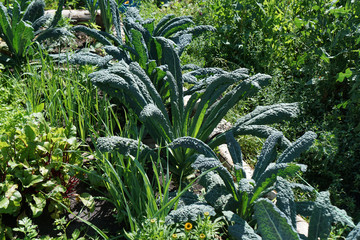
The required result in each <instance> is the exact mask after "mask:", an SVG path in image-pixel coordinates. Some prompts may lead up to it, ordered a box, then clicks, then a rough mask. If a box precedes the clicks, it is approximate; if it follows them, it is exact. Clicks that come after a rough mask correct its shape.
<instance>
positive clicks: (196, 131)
mask: <svg viewBox="0 0 360 240" xmlns="http://www.w3.org/2000/svg"><path fill="white" fill-rule="evenodd" d="M166 50H167V51H168V52H169V53H172V54H169V55H168V56H167V57H168V58H169V59H172V60H173V61H172V63H173V64H172V65H165V66H162V67H161V68H160V67H159V68H157V71H158V73H161V74H159V75H158V76H161V79H159V80H161V81H163V82H164V83H166V84H167V85H168V88H169V90H168V96H165V97H166V98H165V99H164V96H161V95H160V93H159V91H157V90H156V87H155V85H154V84H153V82H152V81H151V79H150V78H149V76H148V75H147V73H146V72H145V71H144V70H143V69H142V68H141V66H140V65H139V64H138V63H137V62H132V63H130V64H127V63H126V62H124V61H121V62H119V64H117V65H114V66H112V67H109V68H108V69H103V70H99V71H97V72H94V73H92V74H91V75H90V77H91V81H92V82H93V83H94V84H95V85H96V86H97V87H99V88H100V89H101V90H103V91H105V92H106V93H108V94H109V95H111V96H112V97H114V98H117V99H119V100H120V101H122V102H123V103H124V104H125V105H126V106H127V107H128V108H129V109H132V111H133V112H134V113H135V114H136V115H137V117H138V119H139V120H140V121H141V122H142V123H143V124H144V126H145V130H146V131H147V133H149V134H150V136H151V137H152V138H153V139H154V140H155V141H156V142H157V143H159V144H161V145H162V146H164V144H165V145H168V146H169V147H170V153H171V154H170V168H171V172H172V173H174V174H175V175H177V176H178V177H180V176H184V177H185V176H188V175H190V174H191V173H192V172H193V169H192V168H191V164H192V163H193V161H194V160H195V159H194V158H192V156H193V155H194V153H195V152H196V151H198V152H203V151H206V152H209V151H212V150H211V149H212V148H215V147H216V146H218V145H219V144H221V143H223V142H224V141H225V139H224V137H223V136H224V135H223V134H221V135H218V136H216V137H215V138H213V139H212V140H210V142H209V144H210V145H209V146H210V147H209V146H207V145H206V144H204V143H203V142H206V141H209V139H208V138H209V136H210V134H211V133H212V131H213V130H214V128H215V127H216V126H217V125H218V124H219V123H220V121H221V119H222V118H223V117H224V116H225V115H226V113H227V112H228V111H229V110H230V109H231V108H232V107H233V106H234V105H235V104H236V103H237V102H238V101H239V100H241V99H244V98H245V97H249V96H252V95H253V94H255V93H256V92H257V91H258V90H259V89H261V87H262V86H264V85H266V84H267V82H268V81H269V80H270V76H268V75H264V74H256V75H254V76H249V75H248V74H247V70H246V69H238V70H235V71H233V72H225V71H222V72H221V73H218V74H214V75H211V74H210V75H208V76H206V73H211V70H212V69H198V70H195V71H193V72H190V73H188V74H193V75H195V76H197V75H200V74H201V75H202V76H205V77H204V78H203V79H201V80H199V81H198V82H196V83H195V84H194V86H193V87H192V88H190V89H189V90H188V91H184V90H183V82H184V80H183V75H182V71H181V68H180V60H179V58H178V55H177V54H176V51H175V49H174V48H173V47H172V45H167V48H166ZM164 51H165V50H164ZM169 63H170V61H169ZM204 73H205V74H204ZM184 76H186V74H184ZM230 88H232V89H231V90H230ZM226 90H228V92H227V93H226V94H225V91H226ZM187 94H188V95H189V96H190V99H189V101H188V103H187V104H186V105H185V104H184V96H185V95H187ZM222 95H223V96H222ZM219 98H220V99H219ZM195 105H197V107H195ZM296 114H297V104H276V105H272V106H266V107H258V108H256V109H255V110H254V111H253V112H252V113H250V114H248V115H246V116H244V117H242V118H241V119H239V120H238V122H237V123H236V124H235V125H234V127H233V128H232V130H231V131H232V132H233V133H234V134H235V135H241V134H252V135H256V136H259V137H267V136H269V135H270V134H271V133H272V132H274V131H275V130H274V129H273V128H271V127H269V126H266V125H265V124H272V123H276V122H280V121H281V120H284V119H288V118H290V117H294V116H296ZM122 141H124V140H123V139H122ZM128 141H129V142H130V141H131V140H128ZM104 142H106V140H104V139H102V140H101V143H104ZM124 142H126V141H124ZM124 142H122V143H119V144H120V145H124V144H125V143H124ZM187 144H197V146H198V147H197V148H196V149H193V150H191V149H185V148H184V147H186V145H187ZM282 144H283V146H286V145H288V144H289V141H288V140H284V139H282ZM100 145H101V144H100ZM115 145H116V144H115ZM125 145H126V144H125ZM99 147H101V146H99ZM111 149H112V148H111Z"/></svg>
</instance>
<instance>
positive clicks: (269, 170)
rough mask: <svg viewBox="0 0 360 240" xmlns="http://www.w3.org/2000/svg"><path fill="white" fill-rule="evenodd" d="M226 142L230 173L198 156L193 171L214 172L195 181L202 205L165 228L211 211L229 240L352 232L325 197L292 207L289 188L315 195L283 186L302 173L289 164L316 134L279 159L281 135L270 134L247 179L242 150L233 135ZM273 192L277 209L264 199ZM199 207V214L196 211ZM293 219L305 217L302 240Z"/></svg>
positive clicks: (183, 210)
mask: <svg viewBox="0 0 360 240" xmlns="http://www.w3.org/2000/svg"><path fill="white" fill-rule="evenodd" d="M225 137H226V141H227V145H228V149H229V152H230V154H231V157H232V159H233V162H234V167H233V169H232V171H231V172H229V171H228V170H227V169H226V168H225V167H224V166H223V165H222V163H221V162H220V160H219V159H218V158H217V157H216V156H214V154H213V153H212V152H207V153H206V152H205V151H204V152H203V154H198V155H196V160H195V161H194V163H193V164H192V167H194V168H195V169H198V170H200V171H208V170H209V169H212V168H214V167H216V166H217V168H216V169H215V170H214V171H211V172H209V173H207V174H206V175H205V176H203V177H202V178H201V179H200V181H199V183H200V184H201V185H202V186H204V187H205V190H206V192H205V195H204V199H205V200H204V201H197V202H194V203H192V204H190V205H184V206H182V207H179V208H178V209H176V210H174V211H173V212H171V213H170V214H169V216H168V217H167V219H166V220H167V222H168V223H170V224H171V223H175V222H178V219H179V215H180V216H181V219H182V220H184V219H185V221H186V220H191V219H192V218H193V215H194V212H195V213H200V212H201V211H202V212H204V211H208V208H209V206H208V205H210V206H212V207H213V208H214V209H215V210H216V211H217V213H219V214H222V215H224V216H225V217H226V218H227V219H228V221H229V222H230V223H232V225H230V226H229V234H230V235H231V236H232V237H233V239H300V238H301V239H318V238H321V239H326V238H327V237H328V235H329V233H330V231H331V224H332V223H342V224H346V225H349V226H352V227H353V226H354V223H353V222H352V220H351V219H350V217H348V216H347V214H346V212H345V211H343V210H340V209H338V208H337V207H335V206H333V205H331V202H330V198H329V193H328V192H320V193H317V198H316V201H315V202H311V201H308V202H296V201H295V200H294V199H295V198H294V193H293V191H292V189H293V188H300V189H302V190H304V191H314V189H313V188H312V187H308V186H306V185H303V184H297V183H290V182H288V181H287V180H285V179H286V178H287V177H289V176H294V175H295V174H296V173H297V172H299V171H305V170H306V166H305V165H302V164H296V163H294V162H293V161H294V159H295V158H297V157H299V156H300V154H301V153H302V152H304V151H305V150H306V149H308V148H309V147H310V146H311V144H312V142H313V141H314V139H315V137H316V134H315V133H313V132H307V133H305V134H304V135H303V136H302V137H301V138H299V139H298V140H297V141H295V142H294V143H290V144H289V145H288V147H287V148H286V149H285V150H284V151H283V152H282V153H281V155H280V156H279V157H277V151H276V150H277V149H276V146H277V145H278V144H280V142H281V140H282V138H284V136H283V135H282V133H281V132H274V133H273V134H271V135H270V136H269V137H268V138H267V140H266V142H265V143H264V146H263V148H262V152H261V154H260V156H259V158H258V163H257V165H256V166H255V170H254V173H253V175H252V177H251V176H246V174H245V171H244V170H243V166H242V153H241V149H240V146H239V144H238V143H237V142H236V140H235V138H234V136H233V132H232V131H229V132H227V133H226V134H225ZM286 141H287V140H286ZM187 147H189V148H193V149H195V148H198V146H196V144H187ZM272 190H276V192H277V194H276V200H275V202H276V203H274V202H272V201H270V200H269V199H267V194H268V193H269V192H270V191H272ZM194 206H196V207H195V208H194ZM199 206H202V208H203V209H202V210H201V209H200V210H199ZM297 214H300V215H302V216H304V217H310V224H309V234H308V237H307V238H306V237H305V236H302V235H299V234H298V233H297V232H296V220H295V217H296V215H297ZM354 231H356V230H354ZM352 234H356V232H353V233H352ZM260 236H261V237H260ZM350 239H356V238H350Z"/></svg>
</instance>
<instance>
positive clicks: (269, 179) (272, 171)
mask: <svg viewBox="0 0 360 240" xmlns="http://www.w3.org/2000/svg"><path fill="white" fill-rule="evenodd" d="M300 170H301V171H305V170H306V166H305V165H301V164H293V163H279V164H273V163H272V164H270V165H269V167H268V168H267V170H266V171H265V172H264V173H263V174H261V175H260V177H259V180H258V181H256V187H255V190H254V194H253V196H252V198H251V200H250V203H253V202H254V201H256V200H257V199H258V198H259V197H261V196H262V195H263V194H265V193H267V192H266V191H268V189H269V188H270V187H272V186H273V185H274V183H275V182H276V178H277V177H283V178H286V177H289V176H293V175H294V174H295V173H296V172H298V171H300Z"/></svg>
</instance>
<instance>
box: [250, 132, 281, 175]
mask: <svg viewBox="0 0 360 240" xmlns="http://www.w3.org/2000/svg"><path fill="white" fill-rule="evenodd" d="M282 137H283V134H282V133H281V132H274V133H273V134H271V135H270V136H269V137H268V138H267V139H266V141H265V143H264V145H263V147H262V149H261V153H260V156H259V158H258V161H257V163H256V166H255V170H254V174H253V177H252V178H253V179H254V180H255V181H256V180H258V178H259V177H260V175H261V174H262V173H263V172H264V171H265V170H266V168H267V167H268V166H269V164H270V163H271V162H273V161H275V159H276V155H277V153H276V144H277V143H279V141H280V139H281V138H282Z"/></svg>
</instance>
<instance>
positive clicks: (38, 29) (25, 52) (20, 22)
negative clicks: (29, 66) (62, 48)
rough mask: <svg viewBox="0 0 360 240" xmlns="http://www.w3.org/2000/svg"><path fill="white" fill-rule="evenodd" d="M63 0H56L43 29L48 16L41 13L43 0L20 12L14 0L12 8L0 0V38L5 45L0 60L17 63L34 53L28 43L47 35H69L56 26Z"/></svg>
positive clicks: (7, 63)
mask: <svg viewBox="0 0 360 240" xmlns="http://www.w3.org/2000/svg"><path fill="white" fill-rule="evenodd" d="M63 5H64V0H61V1H59V7H58V9H57V11H56V13H55V16H54V18H53V19H52V21H51V22H50V24H49V25H48V27H47V28H44V26H45V25H47V24H46V23H47V22H48V21H49V20H50V15H49V14H47V15H44V8H45V3H44V1H43V0H33V1H32V2H31V3H30V4H29V5H28V6H27V7H26V9H25V11H22V9H21V7H20V4H19V2H18V1H14V3H13V8H9V7H8V8H6V7H5V6H4V5H3V4H2V3H0V37H1V39H3V40H4V41H5V43H6V45H7V47H8V49H7V51H2V52H1V53H0V63H2V64H4V65H6V66H7V65H10V66H21V64H22V63H24V61H25V60H26V58H27V57H32V55H33V54H34V53H35V52H34V49H33V47H32V45H33V44H34V42H35V41H38V42H41V41H43V40H45V39H48V38H57V37H60V36H62V35H64V34H70V33H69V32H68V31H66V30H65V29H63V28H56V25H57V23H58V21H59V20H60V18H61V10H62V7H63Z"/></svg>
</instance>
